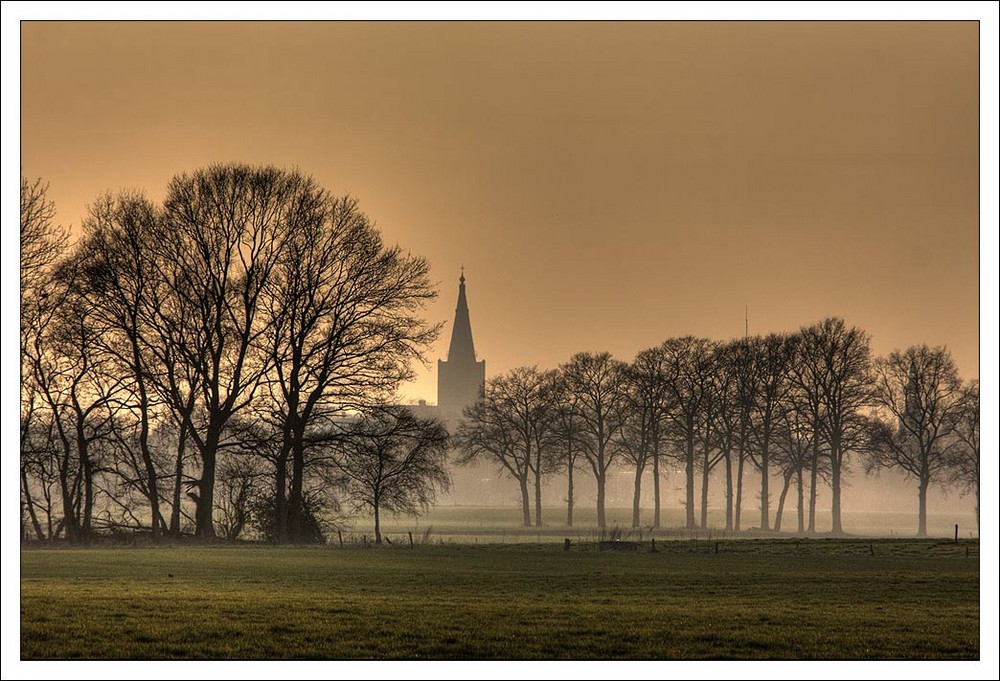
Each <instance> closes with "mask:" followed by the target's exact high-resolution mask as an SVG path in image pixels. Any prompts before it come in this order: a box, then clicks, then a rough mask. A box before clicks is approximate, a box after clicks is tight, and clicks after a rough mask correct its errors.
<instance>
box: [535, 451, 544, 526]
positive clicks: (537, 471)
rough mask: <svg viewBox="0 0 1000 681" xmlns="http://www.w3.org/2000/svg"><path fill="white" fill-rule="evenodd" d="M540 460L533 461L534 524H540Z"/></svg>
mask: <svg viewBox="0 0 1000 681" xmlns="http://www.w3.org/2000/svg"><path fill="white" fill-rule="evenodd" d="M541 468H542V462H541V461H537V460H536V461H535V526H536V527H541V526H542V471H541Z"/></svg>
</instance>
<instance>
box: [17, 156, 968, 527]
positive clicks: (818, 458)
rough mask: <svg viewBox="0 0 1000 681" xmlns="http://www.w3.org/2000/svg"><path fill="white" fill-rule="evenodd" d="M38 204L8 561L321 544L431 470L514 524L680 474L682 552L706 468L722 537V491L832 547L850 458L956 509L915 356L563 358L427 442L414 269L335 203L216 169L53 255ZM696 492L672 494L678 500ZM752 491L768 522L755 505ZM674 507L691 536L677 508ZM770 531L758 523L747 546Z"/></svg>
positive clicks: (417, 497)
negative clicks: (479, 469)
mask: <svg viewBox="0 0 1000 681" xmlns="http://www.w3.org/2000/svg"><path fill="white" fill-rule="evenodd" d="M46 189H47V187H46V185H45V184H44V183H43V182H42V181H41V180H36V181H29V180H26V179H24V178H22V181H21V376H22V380H21V433H20V435H21V462H20V463H21V465H20V479H21V510H22V513H21V527H22V537H23V538H25V539H29V538H33V539H38V540H51V539H57V538H61V539H66V540H69V541H74V542H86V541H89V540H91V539H92V538H94V537H95V536H96V535H99V534H110V533H116V532H123V531H127V532H132V531H144V532H148V533H150V534H151V535H153V536H155V537H160V536H166V535H173V536H179V535H182V534H192V535H194V536H196V537H199V538H203V539H210V538H213V537H217V536H222V537H225V538H229V539H235V538H237V537H240V536H241V535H242V534H244V533H245V532H246V531H247V530H251V529H252V530H253V531H254V532H255V533H256V534H257V535H258V536H261V537H263V538H265V539H268V540H270V541H274V542H281V543H283V542H307V541H322V540H323V539H324V532H326V531H327V529H328V528H329V527H330V523H331V522H336V521H337V519H338V518H340V517H342V515H343V514H347V513H350V512H352V511H357V510H361V509H367V510H368V511H370V512H372V513H373V514H374V516H375V522H376V529H375V535H376V540H378V539H380V537H381V535H380V532H379V515H380V513H381V512H382V511H390V512H395V513H398V512H406V513H417V512H419V511H420V510H421V509H423V508H426V507H427V506H428V505H430V504H432V503H433V501H434V499H435V494H436V492H438V491H440V490H446V489H447V488H448V485H449V474H448V451H449V449H452V450H457V451H458V452H459V455H458V459H459V462H460V463H461V462H470V461H473V460H478V459H486V460H488V461H491V462H493V463H494V464H496V465H497V466H499V467H500V468H502V469H503V470H505V471H506V472H508V473H509V474H510V476H511V477H512V478H514V479H515V480H516V481H517V482H518V484H519V486H520V490H521V496H522V505H523V513H524V523H525V524H526V525H530V524H531V522H532V519H531V513H530V496H531V494H530V490H529V487H530V486H531V485H533V487H534V496H535V521H536V523H540V522H541V486H542V484H543V478H544V477H545V476H548V475H550V474H552V473H553V472H556V471H562V472H564V473H566V474H567V480H568V488H567V499H568V508H567V522H568V523H570V524H572V519H573V518H572V514H573V503H574V502H573V474H574V472H577V471H589V472H590V473H591V474H593V476H594V478H595V479H596V482H597V490H598V499H597V501H598V520H599V522H600V523H601V524H602V525H603V524H604V490H605V480H606V477H607V474H608V472H609V471H610V470H611V469H612V467H615V466H622V465H627V466H632V467H634V470H635V473H636V477H635V481H636V482H635V496H634V509H635V510H634V518H633V523H634V524H636V525H638V508H639V493H640V487H639V483H640V481H641V478H642V474H643V472H644V471H645V470H646V469H647V468H650V467H651V468H652V471H653V474H654V475H653V480H654V489H653V494H654V514H655V515H654V524H655V525H657V526H658V525H659V518H660V511H659V509H660V492H659V468H660V466H661V465H662V462H663V461H664V459H666V458H670V459H674V460H679V461H681V462H683V464H684V468H685V471H686V505H687V521H686V524H687V527H688V528H695V527H698V526H699V525H700V526H702V527H703V526H705V523H706V513H707V498H708V485H709V480H710V474H711V473H712V471H713V470H715V469H717V468H719V467H720V466H721V467H722V469H723V471H724V473H725V481H726V519H727V529H731V530H739V529H740V520H739V519H740V516H741V514H740V511H741V507H742V504H743V501H744V498H745V497H746V495H747V491H746V490H744V486H743V480H744V473H745V471H746V470H747V468H748V467H749V468H752V469H754V470H756V471H758V472H759V474H760V480H761V488H760V490H759V491H758V492H755V496H756V497H757V498H759V500H760V508H761V522H760V527H761V528H762V529H765V530H775V531H778V530H780V529H781V516H782V512H783V509H784V508H785V505H786V504H785V500H786V495H787V493H788V492H789V491H790V490H791V489H793V488H794V489H795V492H796V499H797V501H796V509H797V515H798V518H797V520H798V527H797V530H798V531H799V532H813V531H815V509H816V498H817V490H818V488H819V486H820V485H829V486H830V487H831V489H832V499H833V507H832V511H833V523H834V524H833V531H834V532H835V533H839V532H841V531H842V527H841V524H840V488H841V484H842V478H843V476H844V475H845V473H846V470H845V468H846V464H847V461H848V457H849V455H851V454H857V455H859V456H860V457H861V458H860V459H859V460H861V461H863V462H864V463H865V466H867V467H869V468H877V467H881V466H893V467H900V468H902V469H903V470H904V471H905V472H906V473H907V474H909V475H911V476H912V477H913V478H914V479H915V480H916V481H917V483H918V490H919V499H920V533H921V534H923V533H924V532H925V530H926V504H925V499H926V490H927V487H928V485H930V484H931V483H946V484H953V485H957V486H959V487H960V488H961V489H962V490H963V491H969V492H973V493H975V494H976V496H977V513H978V494H979V389H978V382H975V381H974V382H970V383H968V384H963V383H962V381H961V380H960V379H959V377H958V374H957V371H956V368H955V365H954V362H953V361H952V360H951V357H950V356H949V354H948V352H947V351H946V350H945V349H943V348H928V347H926V346H915V347H912V348H909V349H907V350H905V351H900V352H894V353H892V354H890V355H889V356H888V357H885V358H878V359H873V358H872V357H871V353H870V348H869V339H868V336H867V334H866V333H865V332H863V331H862V330H860V329H857V328H851V327H848V326H847V325H846V324H845V323H844V322H843V321H842V320H840V319H827V320H824V321H822V322H820V323H818V324H815V325H813V326H809V327H805V328H803V329H802V330H801V331H799V332H798V333H796V334H787V335H781V334H771V335H768V336H765V337H750V338H745V339H740V340H735V341H730V342H726V343H720V342H714V341H710V340H706V339H697V338H690V337H688V338H678V339H670V340H667V341H666V342H665V343H663V344H662V345H660V346H657V347H655V348H650V349H648V350H644V351H642V352H640V353H639V354H638V355H637V356H636V358H635V359H634V360H633V361H632V362H631V363H624V362H621V361H618V360H616V359H614V358H612V357H611V356H610V355H609V354H607V353H602V354H587V353H581V354H577V355H574V356H573V357H572V358H571V359H570V360H569V361H568V362H567V363H566V364H564V365H563V366H561V367H559V368H558V369H556V370H553V371H540V370H538V369H536V368H520V369H515V370H513V371H511V372H508V373H507V374H504V375H502V376H498V377H496V378H493V379H490V380H489V381H487V383H486V386H485V388H484V394H483V397H482V399H481V400H480V401H478V402H477V403H476V404H474V405H472V406H471V407H470V408H469V409H468V410H467V411H466V414H465V418H464V419H463V421H462V422H461V423H460V424H453V430H454V432H453V433H452V434H451V435H450V436H449V434H448V432H447V431H446V430H445V428H444V426H443V424H441V423H440V422H438V421H436V420H434V419H427V418H420V417H419V416H418V415H417V413H415V412H414V411H412V410H409V409H407V408H404V407H398V406H394V405H393V400H394V395H395V391H396V389H397V387H398V386H399V385H400V384H401V383H402V382H404V381H406V380H409V379H410V378H412V368H411V367H412V364H413V361H414V360H417V359H422V358H423V356H424V354H425V353H426V352H427V350H428V348H429V347H430V344H431V343H432V342H433V341H434V340H435V339H436V337H437V335H438V332H439V330H440V329H439V327H434V326H428V325H427V324H426V322H425V321H424V319H423V315H422V313H423V307H424V305H425V304H426V303H427V302H428V301H429V300H431V299H432V298H433V297H434V296H435V291H434V289H433V287H432V285H431V283H430V279H429V276H428V265H427V263H426V261H425V260H423V259H421V258H419V257H415V256H413V255H410V254H409V253H406V252H404V251H402V250H401V249H400V248H398V247H389V246H386V245H385V244H384V243H383V242H382V239H381V235H380V234H379V232H378V230H376V229H375V227H374V226H373V224H372V223H371V221H370V220H369V219H368V218H367V217H366V216H365V215H364V214H363V213H362V212H361V211H360V210H359V208H358V206H357V203H356V201H355V200H353V199H351V198H350V197H339V196H335V195H333V194H331V193H330V192H328V191H326V190H324V189H322V188H320V187H318V186H317V185H316V184H315V182H314V181H313V180H312V179H311V178H309V177H307V176H304V175H302V174H300V173H298V172H293V171H285V170H279V169H276V168H273V167H251V166H246V165H240V164H230V165H217V166H211V167H208V168H205V169H201V170H198V171H195V172H193V173H190V174H187V173H184V174H180V175H177V176H176V177H174V178H173V179H172V180H171V182H170V183H169V185H168V187H167V191H166V196H165V198H164V200H163V201H162V203H159V204H154V203H153V202H151V201H150V200H149V199H147V198H146V197H145V196H144V195H142V194H141V193H137V192H120V193H117V194H107V195H104V196H100V197H98V198H97V199H96V200H95V201H94V202H93V203H92V204H91V205H90V207H89V209H88V214H87V216H86V217H85V219H84V220H83V223H82V233H81V235H80V237H79V239H78V240H76V241H75V243H72V244H70V242H69V237H68V234H67V232H66V230H64V229H62V228H60V227H59V226H57V225H55V224H54V217H55V208H54V206H53V204H52V203H51V201H49V200H48V199H47V196H46ZM699 476H700V485H699V480H698V477H699ZM775 482H777V483H778V489H779V490H780V491H778V494H777V509H776V512H775V513H773V514H772V511H771V504H772V496H773V495H774V490H772V488H771V485H772V484H773V483H775ZM697 486H700V511H701V513H700V519H699V517H698V515H697V513H696V511H697V510H698V498H697V490H696V487H697ZM772 516H773V522H772Z"/></svg>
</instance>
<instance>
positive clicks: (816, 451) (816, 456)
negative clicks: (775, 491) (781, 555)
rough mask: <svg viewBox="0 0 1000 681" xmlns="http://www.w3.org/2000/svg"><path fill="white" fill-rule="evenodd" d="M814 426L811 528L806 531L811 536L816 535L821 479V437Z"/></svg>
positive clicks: (810, 479)
mask: <svg viewBox="0 0 1000 681" xmlns="http://www.w3.org/2000/svg"><path fill="white" fill-rule="evenodd" d="M817 428H818V426H814V430H813V453H812V466H810V469H809V527H808V529H807V530H806V531H807V532H808V533H809V534H816V491H817V490H816V483H817V481H818V478H819V435H817V434H816V433H817V431H816V429H817Z"/></svg>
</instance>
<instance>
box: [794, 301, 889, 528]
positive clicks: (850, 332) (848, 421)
mask: <svg viewBox="0 0 1000 681" xmlns="http://www.w3.org/2000/svg"><path fill="white" fill-rule="evenodd" d="M799 333H800V335H801V336H802V341H801V342H802V344H801V345H799V346H798V347H799V349H800V350H802V351H801V352H798V353H797V356H796V364H797V366H799V367H800V369H798V371H797V374H798V375H799V376H800V378H799V379H797V382H798V383H799V387H800V388H801V389H803V390H806V391H808V393H809V398H808V399H809V401H810V403H811V404H813V405H815V406H810V410H811V414H812V416H813V418H814V420H816V419H818V424H817V425H818V428H819V432H820V437H821V438H822V440H823V442H825V443H826V451H827V454H828V456H829V461H830V487H831V516H832V529H831V531H832V532H833V534H842V533H843V531H844V528H843V522H842V520H841V503H840V490H841V480H842V478H843V476H844V473H845V468H846V463H847V455H848V454H849V453H850V452H851V451H860V450H861V449H863V448H864V443H865V431H866V429H867V425H866V416H865V413H864V409H865V408H866V407H868V406H870V404H871V399H872V398H871V383H872V381H871V350H870V346H869V338H868V334H867V333H865V332H864V331H862V330H861V329H859V328H857V327H848V326H847V324H845V323H844V320H843V319H839V318H836V317H830V318H827V319H824V320H823V321H821V322H819V323H818V324H814V325H812V326H810V327H807V328H805V329H802V330H801V331H800V332H799ZM815 427H816V426H814V429H815ZM814 438H815V435H814ZM818 451H819V443H818V441H817V440H815V439H814V440H813V456H814V457H815V456H817V455H818V454H817V453H818ZM812 471H815V473H811V475H812V482H811V488H810V497H811V499H814V498H815V490H816V485H815V480H816V475H818V471H819V468H818V467H817V466H815V465H814V466H813V467H812ZM813 506H814V504H813V503H812V502H810V508H812V507H813ZM810 518H811V520H810V529H809V531H813V530H814V529H815V526H814V523H813V522H812V518H813V513H812V511H810Z"/></svg>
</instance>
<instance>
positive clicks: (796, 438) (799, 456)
mask: <svg viewBox="0 0 1000 681" xmlns="http://www.w3.org/2000/svg"><path fill="white" fill-rule="evenodd" d="M794 393H795V391H794V389H793V391H792V394H790V395H788V396H787V398H786V402H785V403H783V404H782V405H781V406H780V407H779V411H778V419H777V426H776V428H775V433H774V434H775V439H774V445H775V450H774V459H773V460H774V463H775V464H776V466H777V468H778V469H779V471H780V474H781V480H782V485H781V492H780V494H779V495H778V508H777V510H776V511H775V513H774V531H775V532H781V521H782V515H783V513H784V509H785V498H786V496H787V495H788V490H789V489H790V488H791V485H792V483H793V482H794V483H795V488H796V492H797V495H796V496H797V499H796V505H795V509H796V519H797V521H798V525H797V528H796V530H797V532H798V533H799V534H802V533H804V532H805V479H804V473H805V471H806V470H809V467H810V464H811V452H812V440H813V438H812V429H811V425H812V418H811V414H810V413H809V411H808V410H804V409H802V408H801V407H802V405H801V404H800V403H799V402H798V401H797V400H796V399H795V394H794Z"/></svg>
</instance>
